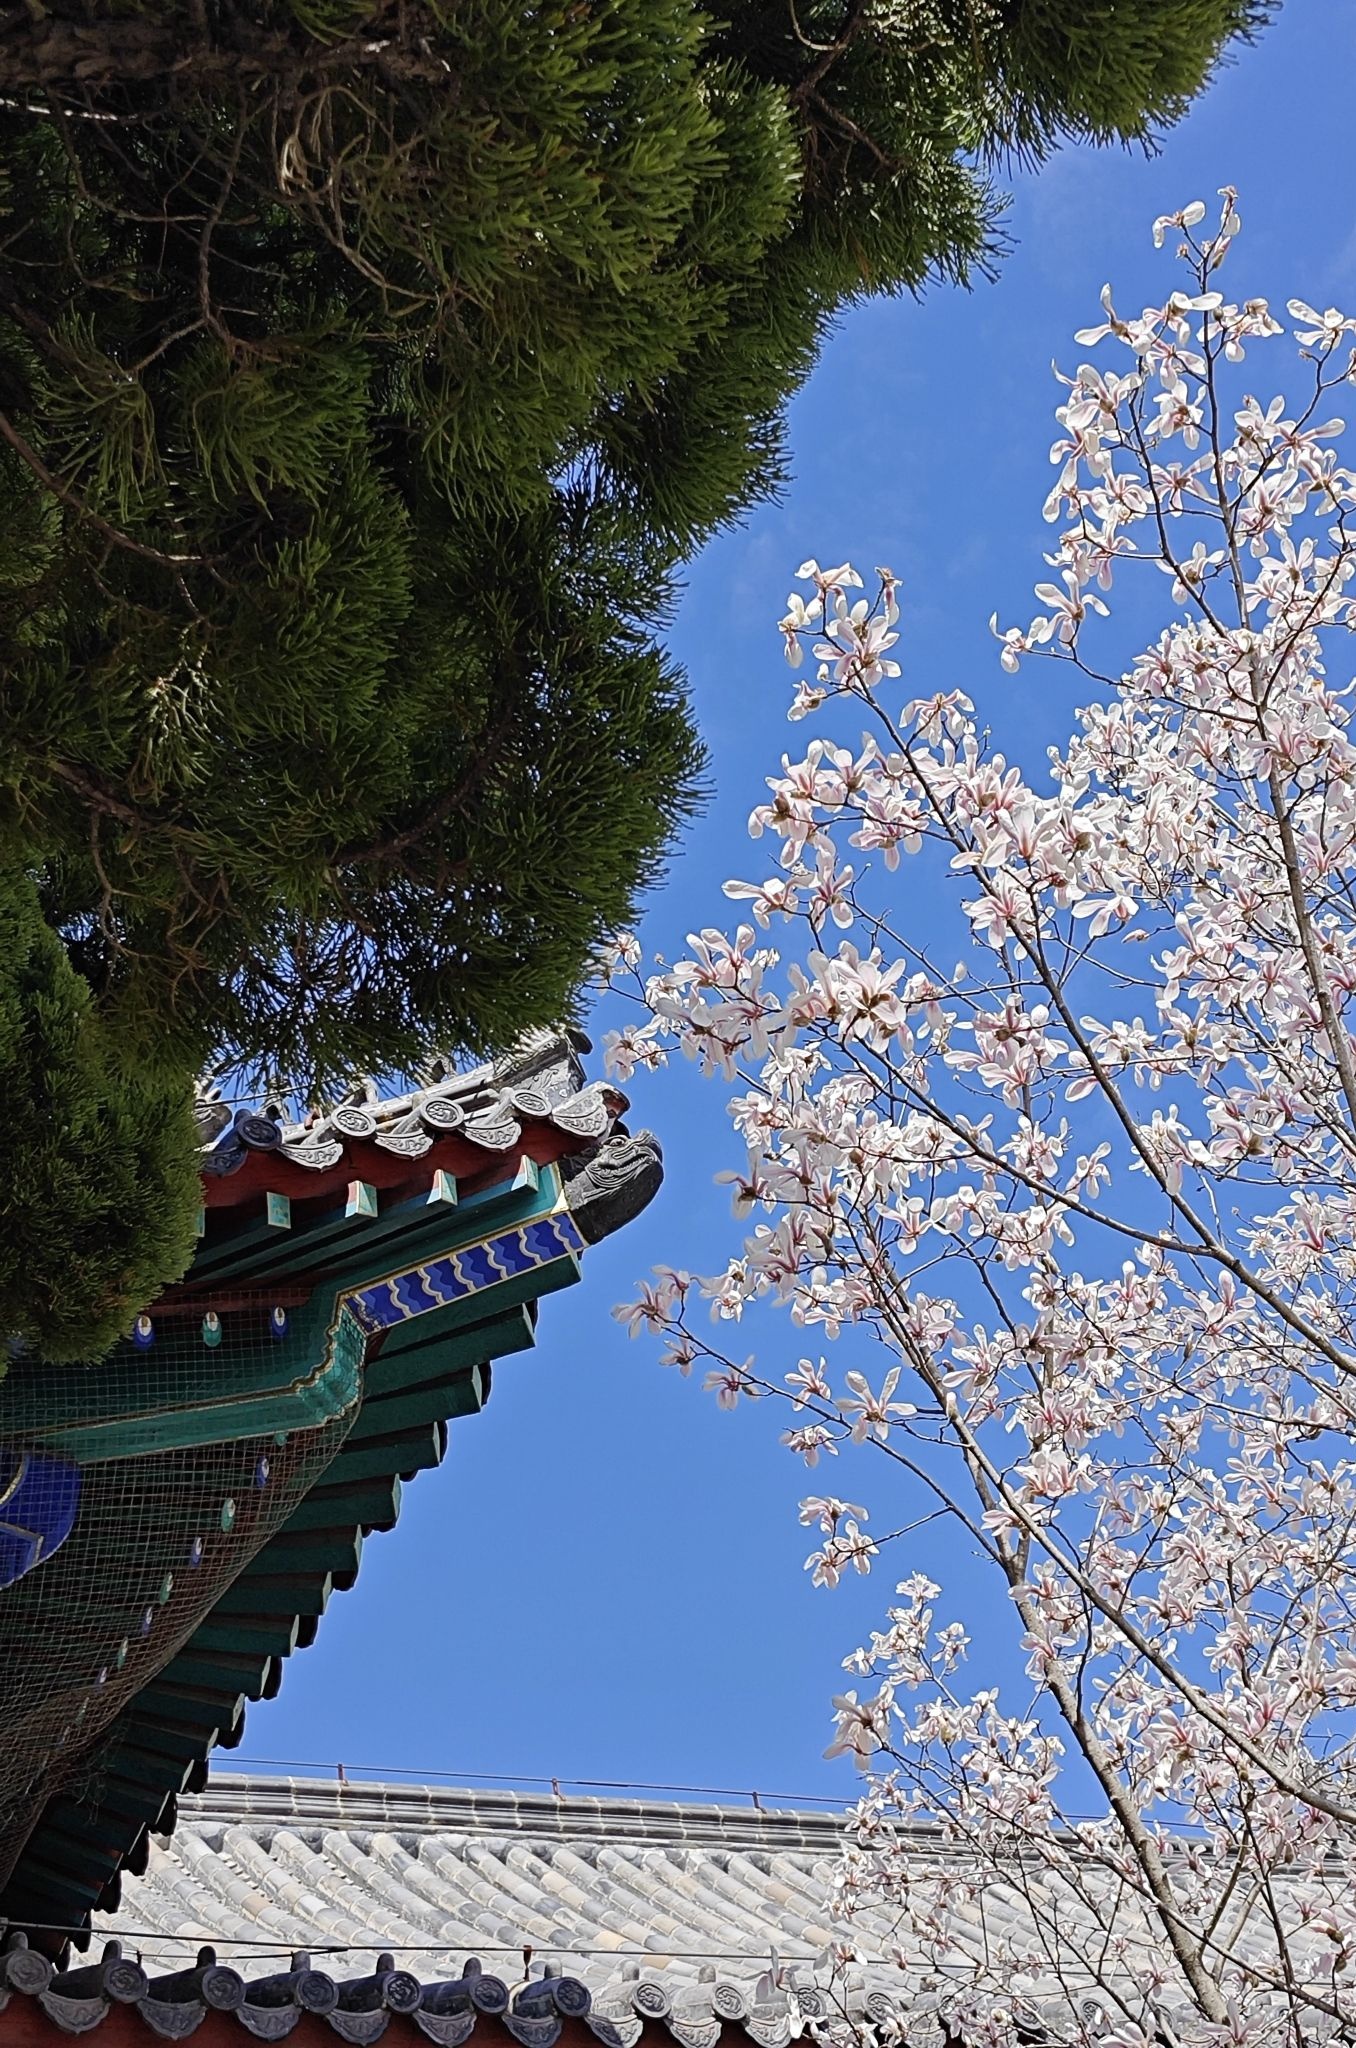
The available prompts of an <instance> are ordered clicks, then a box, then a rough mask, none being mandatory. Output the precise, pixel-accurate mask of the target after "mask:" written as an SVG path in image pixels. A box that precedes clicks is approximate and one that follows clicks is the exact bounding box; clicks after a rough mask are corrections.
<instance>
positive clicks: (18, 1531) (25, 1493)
mask: <svg viewBox="0 0 1356 2048" xmlns="http://www.w3.org/2000/svg"><path fill="white" fill-rule="evenodd" d="M79 1505H80V1468H79V1466H78V1465H73V1464H72V1463H71V1462H70V1460H69V1459H68V1458H53V1457H49V1456H47V1454H46V1453H45V1452H42V1451H21V1450H16V1449H12V1448H8V1447H6V1446H5V1445H4V1444H0V1586H12V1585H13V1584H14V1581H15V1580H16V1579H21V1578H22V1577H23V1575H24V1573H25V1572H31V1571H32V1569H33V1567H34V1565H36V1564H42V1563H43V1561H44V1560H45V1559H46V1558H49V1557H50V1556H51V1555H52V1552H53V1551H54V1550H60V1548H61V1546H62V1544H63V1543H64V1542H65V1541H66V1538H67V1537H68V1536H69V1535H70V1533H71V1530H72V1529H73V1528H74V1526H75V1517H76V1512H77V1510H78V1508H79Z"/></svg>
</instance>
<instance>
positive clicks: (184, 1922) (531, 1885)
mask: <svg viewBox="0 0 1356 2048" xmlns="http://www.w3.org/2000/svg"><path fill="white" fill-rule="evenodd" d="M838 1845H839V1823H838V1822H837V1820H836V1819H835V1818H834V1817H833V1816H831V1815H825V1814H820V1813H806V1812H799V1811H788V1812H776V1813H770V1812H754V1811H739V1810H735V1809H732V1808H729V1807H723V1806H716V1805H709V1806H707V1805H703V1806H697V1805H670V1804H661V1803H658V1802H655V1801H641V1800H622V1799H605V1800H604V1799H588V1798H578V1797H571V1798H553V1797H550V1796H542V1795H538V1794H524V1793H512V1792H483V1791H448V1790H442V1789H438V1788H428V1787H407V1786H393V1785H361V1786H360V1785H351V1784H350V1785H344V1786H340V1785H335V1784H331V1783H328V1782H324V1781H317V1780H314V1779H310V1780H308V1779H284V1780H267V1779H257V1778H237V1777H221V1778H214V1780H213V1783H212V1785H211V1787H210V1788H209V1790H208V1791H207V1792H205V1793H203V1794H201V1795H198V1796H196V1797H193V1798H186V1799H184V1800H182V1801H181V1802H180V1811H179V1823H178V1827H177V1829H176V1832H175V1835H174V1838H173V1841H172V1842H169V1843H166V1844H164V1845H159V1844H155V1843H153V1844H152V1846H151V1850H150V1854H149V1858H148V1861H147V1867H146V1871H145V1874H144V1875H143V1876H142V1877H141V1878H139V1879H137V1880H129V1881H128V1882H127V1883H126V1885H125V1887H124V1893H123V1900H122V1904H121V1906H120V1908H119V1910H118V1911H117V1912H116V1913H114V1914H107V1915H101V1916H99V1919H98V1921H97V1922H96V1937H98V1936H116V1937H118V1938H120V1939H121V1941H122V1943H123V1944H124V1947H125V1948H126V1950H127V1951H128V1953H129V1954H130V1953H131V1952H132V1951H134V1950H135V1951H140V1952H141V1953H142V1955H143V1957H144V1958H145V1959H146V1967H147V1968H148V1969H151V1968H152V1967H153V1968H154V1969H155V1970H157V1971H172V1970H176V1969H182V1968H186V1967H188V1966H190V1965H192V1964H193V1963H194V1961H195V1958H196V1955H197V1951H198V1947H199V1944H201V1943H211V1944H213V1945H214V1948H215V1950H216V1952H217V1953H218V1954H219V1955H220V1957H221V1959H222V1961H223V1962H229V1963H230V1964H231V1965H232V1966H233V1967H234V1968H236V1969H237V1970H238V1971H239V1972H240V1973H241V1974H242V1975H243V1976H244V1978H245V1979H246V1981H247V1982H248V1980H249V1979H250V1978H251V1977H252V1976H254V1975H255V1974H256V1973H257V1972H259V1971H262V1970H264V1969H267V1970H269V1971H277V1970H278V1969H280V1968H282V1967H284V1965H283V1964H282V1963H281V1962H280V1961H279V1960H277V1957H278V1956H279V1955H280V1954H282V1955H286V1953H287V1952H289V1951H293V1950H295V1951H301V1952H305V1953H306V1954H307V1955H308V1957H309V1958H310V1962H311V1965H312V1966H313V1967H314V1968H316V1969H319V1970H323V1971H325V1972H327V1973H328V1972H333V1974H334V1976H335V1978H336V1980H338V1979H341V1978H344V1977H347V1976H349V1975H353V1976H357V1975H358V1974H360V1973H369V1972H371V1971H372V1969H373V1968H374V1952H375V1951H379V1950H384V1951H387V1952H389V1954H390V1956H391V1958H392V1959H393V1962H394V1965H395V1966H398V1967H399V1968H401V1969H403V1970H405V1971H407V1972H408V1973H409V1974H410V1975H411V1976H412V1977H417V1978H418V1979H419V1980H420V1982H421V1983H423V1984H424V1985H426V1986H427V1985H430V1984H432V1985H439V1984H442V1985H445V1984H448V1983H457V1982H460V1981H462V1980H463V1979H464V1978H465V1977H466V1975H467V1972H468V1969H472V1970H473V1969H474V1967H475V1966H476V1965H477V1964H478V1965H480V1966H481V1967H482V1969H483V1972H484V1989H483V1991H482V1992H480V1993H478V1994H477V1997H476V2000H475V2006H473V2007H472V2008H471V2012H472V2013H473V2012H474V2010H475V2009H476V2008H477V2007H478V2008H479V2009H480V2010H481V2011H482V2012H484V2011H492V2010H493V2006H494V2002H495V2000H496V1999H497V1998H498V1996H499V1993H498V1991H497V1989H496V1987H497V1986H498V1985H501V1984H503V1985H507V1987H508V1989H509V1994H510V1996H509V1999H508V2000H507V2001H506V2002H507V2003H509V2004H510V2007H511V2005H512V2001H513V1999H515V1998H516V1996H517V1994H518V1992H520V1991H521V1990H522V1989H523V1987H524V1983H525V1981H526V1982H527V1983H530V1984H531V1985H532V1986H533V1989H532V1990H531V1991H530V1992H529V1993H528V2003H529V2005H530V2004H531V2001H532V1999H533V1998H534V1997H535V1998H536V1999H537V2000H538V2001H539V2002H541V2001H544V2006H543V2016H544V2017H546V2018H550V2017H551V2015H552V2014H553V2013H554V2014H555V2015H556V2017H557V2020H558V2019H559V2017H561V2016H563V2014H564V2012H565V2011H566V2010H567V2009H568V2006H569V2001H570V1999H571V1998H573V1999H574V2001H575V2007H574V2009H575V2010H576V2012H578V2013H580V2016H586V2018H587V2022H588V2025H589V2027H590V2029H591V2031H592V2032H593V2034H594V2035H595V2036H597V2037H598V2038H599V2039H601V2040H602V2041H603V2042H604V2043H605V2044H607V2048H633V2044H634V2043H635V2042H636V2041H637V2040H638V2039H639V2036H640V2034H641V2032H642V2029H643V2027H644V2026H645V2023H646V2022H647V2021H649V2022H651V2023H653V2024H654V2025H656V2026H658V2027H659V2028H660V2029H661V2032H662V2033H663V2034H664V2035H665V2036H669V2035H671V2036H672V2037H673V2038H675V2039H676V2040H677V2041H678V2042H679V2043H680V2044H681V2048H714V2043H715V2041H716V2039H717V2035H718V2033H719V2030H720V2028H721V2026H722V2025H723V2024H731V2023H736V2024H738V2025H740V2026H741V2027H742V2028H743V2029H744V2030H745V2031H746V2032H748V2033H749V2034H750V2035H751V2036H752V2037H753V2039H754V2040H755V2041H756V2042H757V2043H758V2044H759V2048H785V2044H786V2043H788V2042H789V2041H791V2040H792V2039H793V2038H795V2037H796V2036H798V2035H800V2034H801V2033H802V2032H803V2031H804V2027H805V2023H806V2021H807V2019H808V2018H810V2017H812V2016H814V2015H816V2014H818V2013H820V2012H823V2011H827V2010H829V2009H830V2007H831V2006H832V2005H835V2004H836V2003H838V2002H841V2001H842V1999H843V1997H844V1995H845V1992H844V1987H843V1986H842V1984H841V1983H840V1985H839V1986H838V1988H837V1989H836V1990H835V1991H834V1992H833V1994H832V1996H831V1997H830V1998H826V1997H825V1996H824V1995H823V1993H822V1992H820V1991H818V1990H817V1989H816V1985H817V1984H826V1983H827V1981H828V1978H829V1975H830V1971H829V1969H828V1967H827V1950H828V1948H829V1946H830V1944H831V1943H832V1941H833V1939H834V1929H833V1928H832V1926H831V1925H830V1923H829V1920H828V1918H827V1917H826V1914H825V1910H824V1898H825V1893H826V1889H827V1879H828V1873H829V1866H830V1864H831V1862H832V1860H833V1858H834V1856H835V1854H836V1852H837V1849H838ZM270 1944H272V1945H273V1958H272V1959H271V1960H269V1961H268V1962H267V1963H266V1964H265V1962H264V1961H263V1960H262V1957H263V1956H264V1955H265V1954H267V1953H268V1947H269V1945H270ZM525 1951H527V1952H530V1956H529V1958H528V1959H526V1960H525ZM327 1952H331V1953H327ZM544 1970H545V1971H548V1972H550V1973H552V1976H548V1977H547V1978H546V1979H545V1980H543V1971H544ZM556 1973H559V1974H558V1978H556V1989H555V1990H552V1989H551V1988H550V1987H551V1984H552V1981H553V1977H555V1975H556ZM887 1986H888V1989H887ZM562 1989H563V1992H564V2003H563V2004H562V2003H561V1998H560V1994H561V1991H562ZM581 1990H582V1992H583V1993H586V1994H587V1997H586V1999H583V2000H581V1997H580V1992H581ZM899 1990H900V1979H899V1976H898V1973H897V1972H896V1971H894V1970H893V1969H892V1968H890V1967H889V1966H888V1965H886V1964H884V1963H882V1964H881V1965H880V1966H879V1967H875V1968H873V1967H868V1968H867V1969H866V1970H856V1971H854V1972H853V1973H852V1977H851V1980H850V1985H849V1986H848V1992H849V1993H850V1996H851V1998H852V1999H853V2001H854V2002H855V2003H856V2004H857V2005H858V2007H859V2008H862V2009H864V2004H865V2001H866V2000H867V1999H868V1998H870V1999H871V2001H872V2004H873V2006H875V2007H879V2008H880V2010H881V2011H884V2008H883V2007H881V2006H880V2000H881V1997H882V1996H884V1997H887V1998H889V1999H890V2000H891V2010H893V1999H894V1997H895V1996H897V1995H898V1993H899ZM430 1995H431V1997H432V2001H433V2003H434V2004H435V2005H436V2004H437V2002H438V1998H439V1996H440V1994H439V1993H437V1992H434V1993H432V1994H428V1993H426V1994H425V1997H426V2000H427V1999H428V1997H429V1996H430ZM583 2004H587V2007H588V2011H587V2015H583V2014H582V2005H583ZM241 2010H242V2012H244V2013H245V2015H246V2024H247V2025H249V2024H250V2021H251V2018H252V2015H251V2014H250V2012H249V2009H248V2006H247V2005H246V2006H244V2007H242V2008H241ZM425 2010H426V2008H425ZM467 2024H468V2027H469V2024H470V2021H469V2019H468V2021H467ZM341 2030H342V2028H341ZM425 2031H426V2032H427V2031H430V2030H429V2029H428V2028H425ZM547 2031H548V2032H550V2030H549V2029H548V2030H547ZM434 2038H436V2039H439V2040H441V2039H442V2038H443V2037H442V2034H441V2033H436V2034H435V2036H434ZM458 2038H464V2036H459V2037H458ZM551 2038H552V2039H553V2038H554V2033H552V2034H551ZM530 2048H549V2042H548V2041H547V2039H546V2038H545V2036H543V2037H542V2038H541V2039H540V2040H538V2039H537V2038H536V2036H535V2035H534V2037H533V2040H532V2042H531V2044H530Z"/></svg>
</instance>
